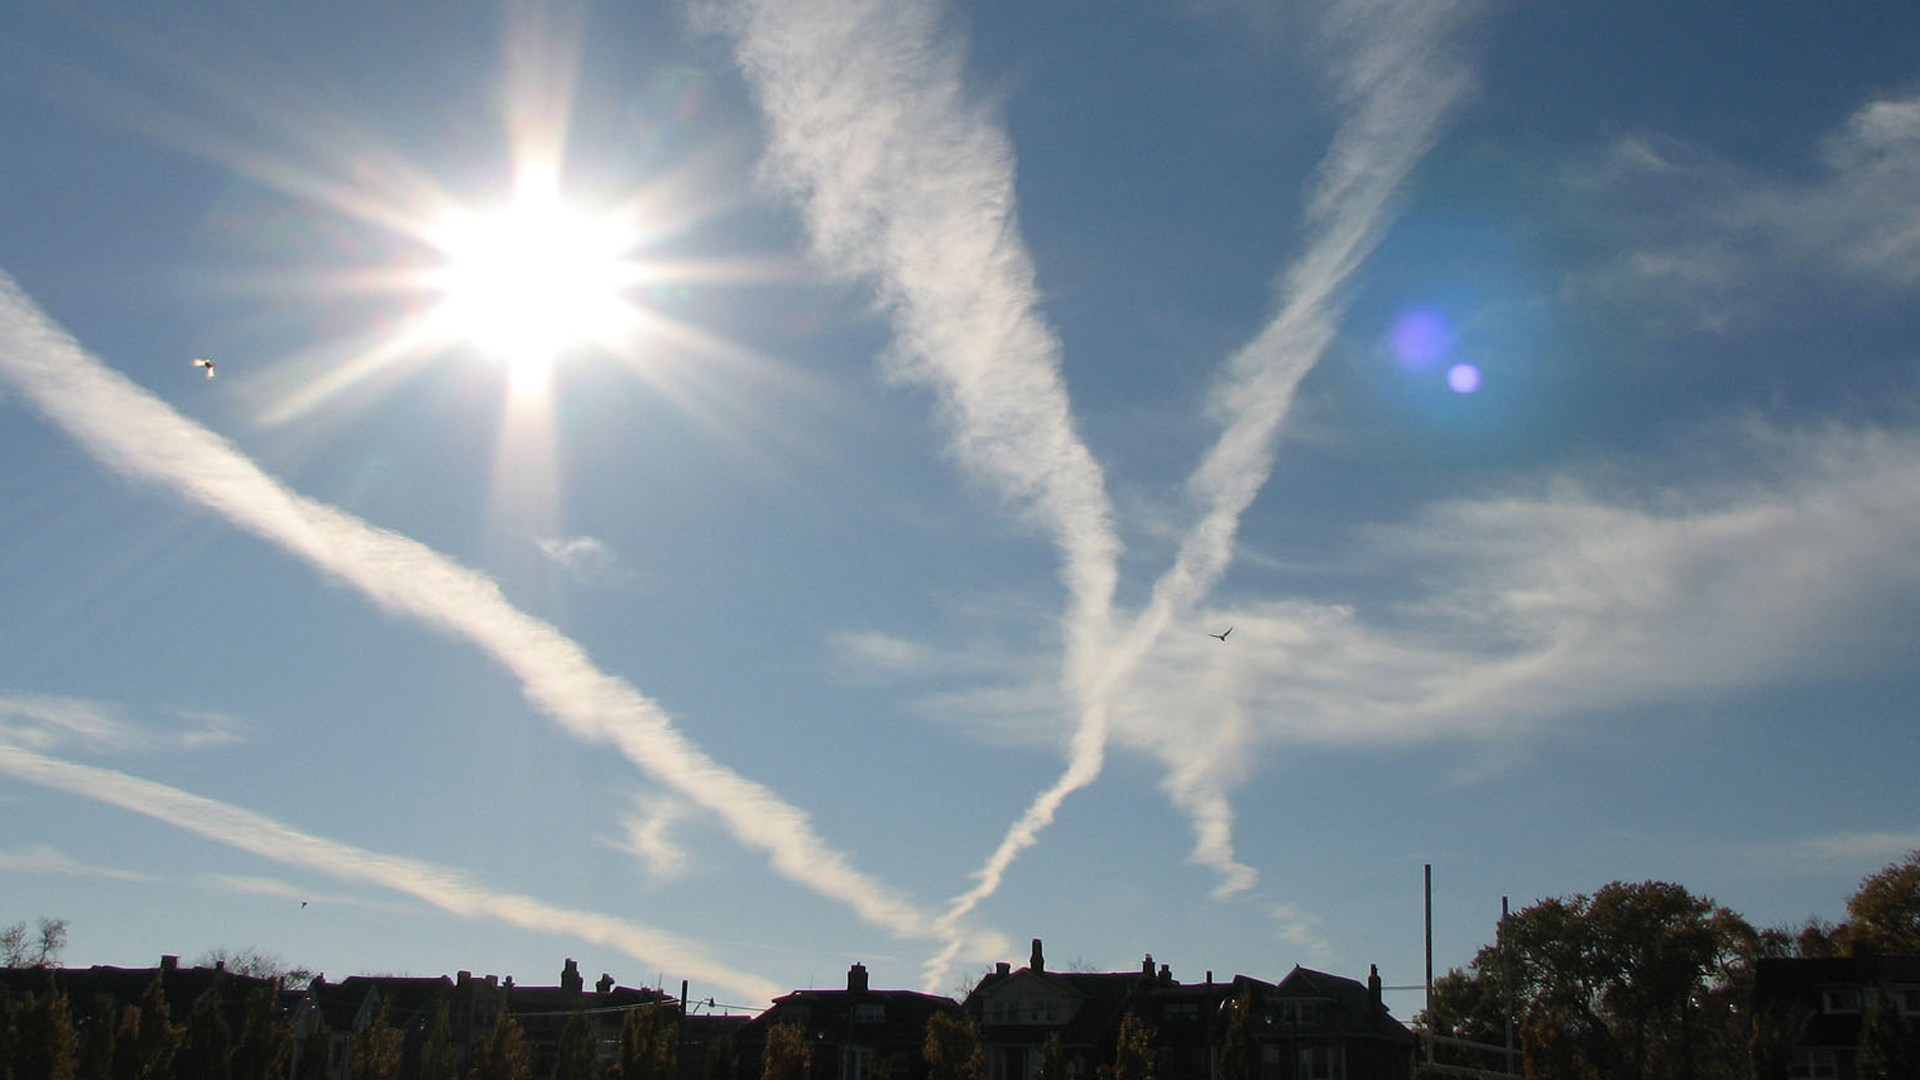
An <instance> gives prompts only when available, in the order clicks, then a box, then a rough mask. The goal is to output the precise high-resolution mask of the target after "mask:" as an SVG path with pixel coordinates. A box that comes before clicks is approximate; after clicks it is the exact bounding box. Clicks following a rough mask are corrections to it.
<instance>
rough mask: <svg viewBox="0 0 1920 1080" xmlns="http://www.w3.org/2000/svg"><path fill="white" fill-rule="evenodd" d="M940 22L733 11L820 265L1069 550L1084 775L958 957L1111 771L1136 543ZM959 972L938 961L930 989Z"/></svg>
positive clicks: (994, 874) (1006, 169)
mask: <svg viewBox="0 0 1920 1080" xmlns="http://www.w3.org/2000/svg"><path fill="white" fill-rule="evenodd" d="M939 18H940V9H939V7H938V6H937V5H933V4H925V3H905V4H901V3H887V2H881V0H815V2H810V3H809V2H789V0H738V2H735V3H731V4H729V5H727V6H726V7H725V8H724V9H723V10H722V21H723V23H724V24H725V28H726V29H727V31H728V32H729V33H730V34H731V35H732V36H733V39H734V51H735V55H736V58H737V60H738V62H739V65H740V67H741V69H742V70H743V71H744V72H745V73H746V75H747V77H748V79H749V81H750V82H751V83H752V85H753V87H754V90H755V93H756V94H757V96H758V99H759V102H760V106H761V109H762V110H763V112H764V113H765V114H766V117H767V121H768V128H769V136H770V140H771V146H770V149H769V157H768V168H769V173H770V175H771V176H772V178H773V179H774V180H775V181H776V182H777V183H779V184H781V185H782V186H784V187H785V188H787V189H788V190H789V191H790V192H791V193H793V194H794V195H795V196H796V199H797V201H798V202H799V204H800V206H801V207H802V210H803V213H804V214H805V217H806V220H807V223H808V225H809V228H810V229H811V232H812V236H813V242H814V246H815V248H816V249H817V251H818V253H819V254H820V256H821V257H822V258H823V259H824V260H825V261H826V262H827V263H828V264H829V265H831V266H833V267H835V268H837V269H839V270H840V271H842V272H845V273H848V274H852V275H858V276H863V277H867V278H870V279H872V280H873V281H875V282H876V283H877V285H878V287H879V291H880V297H881V301H882V303H883V305H884V306H885V307H886V308H887V310H889V311H890V313H891V314H892V317H893V322H894V331H895V335H896V348H897V352H898V357H897V360H898V363H899V367H900V372H901V374H903V375H904V376H906V377H908V378H911V379H914V380H917V381H919V382H922V383H926V384H928V385H930V386H932V387H933V388H934V389H935V390H936V392H937V393H938V394H939V395H940V400H941V403H942V405H943V406H944V407H945V409H946V411H947V413H948V414H949V419H950V421H951V424H952V431H953V435H952V437H953V442H954V449H955V452H956V456H957V457H958V458H959V460H960V461H961V462H962V464H963V465H964V466H966V467H967V468H969V469H971V470H972V471H974V472H975V473H977V474H978V475H980V476H981V477H983V478H985V479H986V480H987V481H989V482H990V483H992V484H993V485H995V486H996V487H997V488H998V489H999V490H1000V491H1001V492H1002V493H1003V494H1005V495H1006V496H1008V497H1009V498H1010V499H1011V500H1012V501H1013V502H1014V503H1015V504H1016V505H1017V506H1018V507H1019V509H1020V510H1021V511H1023V512H1025V513H1027V514H1029V515H1030V516H1032V517H1034V518H1036V519H1038V520H1039V521H1040V522H1041V523H1042V524H1043V525H1044V526H1045V527H1046V528H1047V529H1048V530H1049V532H1050V533H1051V535H1052V538H1053V542H1054V544H1055V546H1056V547H1057V548H1058V550H1059V552H1060V557H1061V563H1062V566H1061V576H1062V577H1063V578H1064V580H1065V583H1066V586H1067V591H1068V602H1067V612H1066V615H1065V617H1064V618H1063V620H1062V627H1063V631H1064V635H1065V641H1066V649H1065V662H1064V667H1065V672H1064V680H1063V681H1064V683H1065V685H1066V688H1067V690H1068V692H1069V694H1070V695H1071V698H1072V700H1074V701H1075V702H1076V703H1078V705H1079V708H1080V716H1079V722H1078V724H1077V726H1076V728H1075V731H1074V734H1073V737H1072V741H1071V745H1070V746H1069V749H1068V763H1067V767H1066V770H1065V772H1064V773H1063V774H1062V775H1061V777H1060V779H1059V780H1058V781H1057V782H1056V783H1055V784H1054V785H1053V787H1052V788H1050V789H1048V790H1047V791H1046V792H1043V793H1042V794H1041V795H1040V797H1039V798H1038V799H1037V800H1036V801H1035V802H1034V803H1033V805H1032V806H1031V807H1029V808H1028V810H1027V811H1026V813H1025V814H1024V815H1022V816H1021V818H1020V819H1019V820H1018V821H1017V822H1015V823H1014V825H1013V827H1012V829H1011V830H1010V831H1009V832H1008V834H1007V837H1006V839H1005V840H1003V841H1002V843H1001V845H1000V847H999V849H998V850H997V851H995V852H994V854H993V855H992V856H991V858H990V859H989V860H988V862H987V864H986V866H985V867H984V868H983V869H981V870H980V871H978V872H977V873H976V874H975V875H974V876H975V878H976V885H975V887H974V888H973V889H971V890H969V891H968V892H966V893H964V894H962V895H961V896H959V897H957V898H955V900H954V901H953V903H952V904H951V906H950V907H949V909H948V911H947V913H946V914H945V915H943V916H942V917H941V918H940V920H939V923H938V926H939V929H940V930H941V931H942V932H943V933H944V934H946V935H947V937H948V944H947V946H946V949H945V952H944V954H943V955H944V956H946V957H951V956H952V955H954V954H955V953H956V952H957V950H958V949H959V947H960V937H959V935H958V932H957V925H958V922H959V920H960V919H962V918H963V917H965V916H966V915H967V914H968V913H969V912H970V911H972V910H973V908H974V907H975V906H976V905H977V904H978V903H979V902H980V901H981V900H982V899H984V898H985V897H987V896H989V895H991V894H992V893H993V891H994V890H995V889H996V888H998V887H999V882H1000V878H1001V876H1002V875H1003V874H1004V872H1005V870H1006V867H1007V866H1008V865H1010V864H1011V863H1012V861H1013V859H1014V858H1015V857H1016V856H1017V855H1018V854H1019V852H1021V851H1022V850H1025V849H1026V848H1027V847H1030V846H1031V845H1032V844H1033V843H1034V842H1035V840H1036V839H1037V838H1038V835H1039V832H1040V830H1041V829H1043V828H1045V827H1046V825H1047V824H1048V823H1049V822H1051V821H1052V820H1053V816H1054V813H1055V811H1056V810H1057V809H1058V808H1059V805H1060V803H1061V801H1062V800H1064V799H1065V798H1066V796H1067V795H1069V794H1071V793H1072V792H1074V791H1077V790H1079V789H1080V788H1082V787H1084V786H1086V785H1087V784H1088V783H1090V782H1092V780H1093V779H1094V778H1095V777H1096V776H1098V775H1099V773H1100V770H1101V767H1102V765H1103V763H1104V760H1105V747H1106V738H1107V733H1106V724H1105V718H1106V705H1105V703H1104V697H1105V692H1106V691H1105V689H1104V685H1103V684H1102V683H1101V682H1100V681H1099V668H1100V664H1099V660H1098V658H1099V657H1100V655H1101V653H1102V652H1103V651H1104V650H1105V649H1107V648H1108V647H1109V641H1110V637H1111V620H1112V608H1113V595H1114V588H1115V584H1116V581H1117V578H1118V565H1117V564H1118V559H1119V552H1120V540H1119V534H1118V530H1117V529H1116V527H1115V525H1114V520H1113V508H1112V504H1111V501H1110V500H1109V498H1108V496H1107V492H1106V481H1105V477H1104V475H1103V473H1102V471H1101V469H1100V466H1099V463H1098V462H1096V461H1095V460H1094V458H1093V455H1092V454H1091V453H1090V452H1089V451H1088V449H1087V447H1086V444H1085V443H1084V442H1083V441H1082V440H1081V438H1080V436H1079V434H1078V432H1077V430H1076V428H1075V425H1074V421H1073V415H1072V409H1071V407H1070V403H1069V401H1068V395H1067V390H1066V386H1065V384H1064V383H1063V381H1062V379H1061V376H1060V364H1059V354H1060V344H1059V341H1058V340H1057V339H1056V338H1055V336H1054V335H1053V333H1052V331H1051V330H1049V329H1048V327H1047V326H1046V324H1045V323H1044V321H1043V320H1042V319H1041V318H1040V316H1039V314H1038V312H1037V305H1038V291H1037V289H1036V287H1035V284H1034V269H1033V264H1032V261H1031V259H1030V258H1029V256H1028V254H1027V252H1026V249H1025V247H1024V246H1023V245H1022V244H1021V242H1020V239H1019V235H1018V228H1017V222H1016V217H1015V214H1014V186H1013V151H1012V148H1011V145H1010V143H1009V141H1008V139H1007V136H1006V134H1005V133H1004V132H1003V131H1002V130H1001V129H1000V128H999V126H998V125H997V124H996V123H994V121H993V120H992V119H991V118H990V117H989V116H988V115H987V113H986V111H985V110H984V109H982V108H981V107H980V106H978V105H974V104H971V103H969V102H968V101H967V100H966V96H965V92H964V87H963V80H962V77H961V71H962V68H963V61H964V57H963V55H962V53H961V51H960V50H959V49H958V48H956V47H953V46H951V45H949V44H947V43H946V42H945V41H944V40H943V39H942V36H941V35H940V33H939V25H938V21H939ZM944 964H945V960H936V961H934V962H933V963H932V964H931V965H930V970H929V975H928V981H929V984H932V983H935V982H937V981H938V979H939V978H940V975H941V970H942V969H943V967H944Z"/></svg>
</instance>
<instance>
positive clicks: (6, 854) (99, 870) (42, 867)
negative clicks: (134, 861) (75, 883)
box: [0, 844, 155, 881]
mask: <svg viewBox="0 0 1920 1080" xmlns="http://www.w3.org/2000/svg"><path fill="white" fill-rule="evenodd" d="M0 871H5V872H8V873H15V874H62V875H67V876H72V877H99V878H111V879H113V880H115V881H153V880H155V878H154V877H153V875H152V874H147V873H142V872H141V871H138V870H122V869H120V868H118V867H113V866H97V865H94V864H92V863H83V862H81V861H80V860H78V859H75V858H74V857H73V856H71V855H68V854H67V853H66V852H64V851H61V850H60V849H59V848H56V847H53V846H52V845H49V844H30V845H28V846H27V847H25V848H23V849H21V850H19V851H0Z"/></svg>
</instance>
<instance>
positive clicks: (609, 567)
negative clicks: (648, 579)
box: [535, 536, 633, 587]
mask: <svg viewBox="0 0 1920 1080" xmlns="http://www.w3.org/2000/svg"><path fill="white" fill-rule="evenodd" d="M535 543H536V544H538V545H539V547H540V553H541V554H542V555H545V556H546V557H547V559H548V560H549V561H551V562H552V563H553V564H554V565H555V566H558V567H559V568H560V569H562V570H564V571H566V573H567V576H569V577H571V578H573V579H574V580H575V581H577V582H579V583H580V584H582V585H606V586H616V587H623V586H627V585H631V584H632V583H633V573H632V572H631V571H630V570H628V569H627V568H626V567H624V566H622V565H621V563H620V560H619V558H618V557H616V556H615V555H614V553H613V549H612V548H609V547H608V546H607V545H606V543H605V541H602V540H599V539H597V538H595V537H592V536H569V537H559V536H549V537H542V538H540V539H538V540H536V541H535Z"/></svg>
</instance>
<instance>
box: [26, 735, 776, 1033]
mask: <svg viewBox="0 0 1920 1080" xmlns="http://www.w3.org/2000/svg"><path fill="white" fill-rule="evenodd" d="M0 773H4V774H6V775H9V776H12V777H14V778H16V779H19V780H24V781H27V782H28V783H33V784H40V785H42V786H44V787H49V788H53V789H55V790H58V791H63V792H66V793H68V794H70V795H77V796H80V797H82V798H88V799H96V800H98V801H100V802H104V803H107V804H109V805H112V806H118V807H120V808H121V809H123V810H129V811H132V812H133V813H136V814H144V815H146V816H147V817H150V818H153V819H155V820H157V821H164V822H166V823H167V824H170V825H173V826H175V827H176V828H181V829H185V830H187V831H189V832H193V833H198V834H199V835H201V836H204V837H206V838H208V839H209V840H213V841H215V842H217V843H222V844H226V845H228V846H230V847H235V848H238V849H240V850H242V851H246V852H250V853H252V854H254V855H258V856H260V857H262V858H266V859H272V860H274V861H276V862H280V863H285V864H287V865H289V866H298V867H302V868H304V869H307V870H313V871H317V872H319V873H324V874H327V875H330V876H332V877H336V878H339V879H340V880H342V881H357V882H362V883H365V884H369V885H378V886H380V887H382V888H386V889H392V890H394V891H395V892H400V893H405V894H407V895H409V896H413V897H415V898H417V899H420V900H424V901H426V902H427V903H429V904H432V905H433V906H435V907H437V908H440V909H441V910H443V911H447V912H451V913H452V914H455V915H459V916H462V917H464V918H487V919H494V920H497V921H500V922H504V923H507V924H508V925H511V926H517V927H520V928H522V929H526V930H536V931H539V932H541V933H555V932H558V933H565V934H572V935H574V936H576V937H579V938H581V939H583V940H586V941H591V942H595V943H597V944H601V945H606V946H608V947H609V948H615V949H619V950H620V951H622V952H624V953H626V954H627V955H628V956H631V957H633V958H634V959H636V960H639V961H641V962H643V963H645V964H649V965H656V964H657V965H659V966H660V967H661V968H671V969H673V970H677V971H685V972H688V973H689V974H690V975H691V976H692V977H693V978H696V979H701V980H704V981H707V982H712V983H715V984H718V985H720V986H724V987H727V988H728V989H730V990H733V991H736V992H739V993H743V994H747V995H749V996H750V997H753V998H755V999H770V998H772V997H773V995H775V994H777V993H779V992H780V991H779V989H778V988H777V987H776V986H775V985H774V984H773V983H771V982H769V981H768V980H766V979H762V978H760V977H759V976H756V975H752V974H749V973H747V972H743V971H736V970H734V969H732V968H729V967H727V966H726V965H724V964H721V963H719V962H717V961H715V960H713V959H712V958H710V957H708V956H707V955H706V954H705V952H704V950H702V949H701V948H700V947H699V946H698V945H695V944H694V943H692V942H690V941H687V940H685V939H683V938H680V937H678V936H676V935H674V934H671V933H669V932H667V931H665V930H660V929H658V928H655V927H650V926H644V925H641V924H639V923H635V922H632V921H631V920H627V919H621V918H617V917H615V916H611V915H602V914H599V913H597V912H590V911H577V910H572V909H568V908H562V907H558V906H556V905H553V904H549V903H547V902H545V901H543V900H538V899H535V898H534V897H531V896H526V895H522V894H519V893H507V892H498V891H496V890H493V889H489V888H487V887H485V886H483V885H481V884H479V883H477V882H475V881H473V880H472V879H470V878H468V877H467V876H466V875H465V874H462V873H460V872H459V871H457V870H451V869H448V868H446V867H443V866H436V865H434V864H432V863H428V862H423V861H421V860H418V859H409V858H405V857H402V856H397V855H384V854H381V853H379V852H374V851H368V850H366V849H364V848H356V847H353V846H350V845H348V844H343V843H340V842H338V841H335V840H327V839H325V838H322V837H318V836H314V835H312V834H310V833H303V832H300V831H298V830H296V829H294V828H292V827H290V826H288V825H285V824H283V823H281V822H279V821H275V820H274V819H272V818H269V817H266V816H264V815H262V814H256V813H254V812H253V811H251V810H245V809H242V808H240V807H237V806H232V805H229V804H227V803H220V802H215V801H214V800H212V799H207V798H202V797H201V796H198V795H193V794H190V793H188V792H185V791H181V790H180V789H178V788H173V787H168V786H166V785H164V784H158V783H154V782H153V781H151V780H143V779H141V778H139V777H136V776H129V775H127V774H126V773H122V772H115V771H112V770H110V769H98V768H94V767H92V766H88V765H80V764H77V763H74V762H70V761H62V760H60V759H58V758H51V757H47V756H45V755H42V754H36V753H34V752H32V751H30V750H23V749H19V748H17V747H10V746H0Z"/></svg>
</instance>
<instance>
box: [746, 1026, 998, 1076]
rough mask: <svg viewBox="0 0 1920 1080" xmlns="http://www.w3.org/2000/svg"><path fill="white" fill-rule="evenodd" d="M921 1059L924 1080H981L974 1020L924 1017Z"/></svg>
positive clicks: (983, 1053) (983, 1060)
mask: <svg viewBox="0 0 1920 1080" xmlns="http://www.w3.org/2000/svg"><path fill="white" fill-rule="evenodd" d="M920 1056H921V1057H922V1058H923V1059H924V1060H925V1061H926V1063H927V1080H980V1077H981V1075H982V1074H983V1073H984V1068H983V1066H984V1065H985V1063H986V1051H985V1050H984V1049H982V1048H981V1046H980V1029H979V1028H978V1027H976V1026H974V1022H973V1018H972V1017H971V1016H964V1015H962V1016H954V1015H949V1014H947V1013H939V1012H937V1013H934V1014H933V1015H931V1016H929V1017H927V1042H926V1045H925V1047H924V1048H923V1049H922V1050H921V1053H920ZM768 1080H773V1078H771V1077H770V1078H768Z"/></svg>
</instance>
